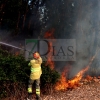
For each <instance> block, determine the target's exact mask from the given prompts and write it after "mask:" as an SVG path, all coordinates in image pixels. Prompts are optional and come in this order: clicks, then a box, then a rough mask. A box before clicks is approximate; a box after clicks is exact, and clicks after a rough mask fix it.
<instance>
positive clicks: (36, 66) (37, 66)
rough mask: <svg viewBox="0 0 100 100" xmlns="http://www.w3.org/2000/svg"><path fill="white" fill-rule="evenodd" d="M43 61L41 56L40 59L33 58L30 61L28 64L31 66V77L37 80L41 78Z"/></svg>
mask: <svg viewBox="0 0 100 100" xmlns="http://www.w3.org/2000/svg"><path fill="white" fill-rule="evenodd" d="M41 63H42V58H41V57H40V58H39V59H33V60H31V61H30V63H29V64H28V65H30V66H31V74H30V79H32V80H35V79H39V78H40V76H41V74H42V69H41Z"/></svg>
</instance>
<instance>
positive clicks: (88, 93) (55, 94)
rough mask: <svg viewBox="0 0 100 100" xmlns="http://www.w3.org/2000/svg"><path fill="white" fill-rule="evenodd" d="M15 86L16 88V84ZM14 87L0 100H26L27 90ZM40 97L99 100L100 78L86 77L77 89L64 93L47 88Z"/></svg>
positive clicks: (51, 99) (64, 99) (63, 99)
mask: <svg viewBox="0 0 100 100" xmlns="http://www.w3.org/2000/svg"><path fill="white" fill-rule="evenodd" d="M15 86H16V87H18V84H17V85H15ZM16 87H13V88H14V91H11V92H10V93H9V95H8V97H6V98H3V99H0V100H27V99H26V98H27V96H28V94H27V89H26V88H25V87H24V86H22V88H16ZM32 97H33V99H32V100H35V91H34V92H33V95H32ZM41 97H42V100H100V78H96V77H94V78H91V77H87V79H83V80H82V81H81V83H80V86H79V87H77V88H75V89H68V90H64V91H54V90H53V89H50V90H49V87H47V88H45V90H43V89H42V90H41Z"/></svg>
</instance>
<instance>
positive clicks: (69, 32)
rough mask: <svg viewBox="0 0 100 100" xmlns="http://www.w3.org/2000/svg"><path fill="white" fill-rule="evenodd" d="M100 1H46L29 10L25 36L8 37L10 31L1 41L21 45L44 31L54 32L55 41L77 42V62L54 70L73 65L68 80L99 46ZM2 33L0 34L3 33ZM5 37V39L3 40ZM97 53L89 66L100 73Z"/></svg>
mask: <svg viewBox="0 0 100 100" xmlns="http://www.w3.org/2000/svg"><path fill="white" fill-rule="evenodd" d="M99 10H100V1H99V0H45V2H44V4H43V5H42V6H40V7H38V8H34V9H32V10H30V12H29V15H28V18H27V23H26V28H28V29H29V30H26V29H24V31H23V33H24V34H18V35H17V36H15V37H11V34H9V32H8V33H7V32H4V33H6V35H4V36H3V35H1V33H3V32H0V35H1V36H0V40H2V41H4V40H6V41H7V42H8V43H11V44H14V45H15V44H16V45H18V44H19V43H22V45H24V42H25V39H27V38H43V37H44V34H45V32H47V31H48V30H50V29H52V28H53V29H55V32H54V37H55V38H56V39H76V61H75V62H71V63H70V62H55V63H56V64H55V68H57V70H59V71H61V70H63V67H65V66H66V67H67V65H68V63H70V64H71V65H72V67H71V70H70V72H69V73H70V75H69V77H73V76H74V75H75V74H76V73H77V72H79V71H80V70H82V68H84V67H86V66H87V65H88V63H89V61H90V59H91V57H92V56H93V55H95V53H96V51H97V49H98V48H99V47H100V45H99V42H100V39H99V37H100V28H99V26H100V12H99ZM4 33H3V34H4ZM5 36H6V37H5ZM99 61H100V53H98V55H97V56H96V58H95V60H94V61H93V63H92V65H91V68H90V70H91V69H93V68H95V69H96V70H99V71H100V62H99Z"/></svg>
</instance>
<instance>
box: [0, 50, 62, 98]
mask: <svg viewBox="0 0 100 100" xmlns="http://www.w3.org/2000/svg"><path fill="white" fill-rule="evenodd" d="M28 63H29V61H26V60H25V58H24V57H23V56H22V55H17V56H15V55H12V54H10V53H9V52H7V51H4V50H1V49H0V83H1V86H0V88H1V89H0V97H6V96H7V95H8V94H9V93H7V91H9V90H10V89H9V88H11V87H13V86H10V85H11V84H14V83H20V84H21V83H22V84H23V85H25V84H26V83H27V82H28V80H29V75H30V67H29V66H28ZM41 67H42V76H41V84H42V86H44V85H46V84H52V85H53V84H55V83H56V82H57V80H58V79H59V77H60V75H59V73H58V72H57V71H56V70H51V69H50V67H49V65H47V66H45V62H43V63H42V66H41ZM8 83H9V86H10V87H7V86H8V85H7V84H8ZM5 84H6V85H5ZM13 91H14V90H13Z"/></svg>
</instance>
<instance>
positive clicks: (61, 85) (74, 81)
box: [55, 66, 89, 90]
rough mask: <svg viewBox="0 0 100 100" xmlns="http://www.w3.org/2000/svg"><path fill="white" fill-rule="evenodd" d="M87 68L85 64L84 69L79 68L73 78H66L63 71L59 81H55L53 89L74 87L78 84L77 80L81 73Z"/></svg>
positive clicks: (78, 80)
mask: <svg viewBox="0 0 100 100" xmlns="http://www.w3.org/2000/svg"><path fill="white" fill-rule="evenodd" d="M88 69H89V66H87V67H86V68H85V69H83V70H81V71H80V72H79V73H78V74H77V75H76V76H75V77H74V78H73V79H71V80H68V81H67V79H66V74H65V73H66V72H63V73H62V75H61V79H60V80H59V82H57V83H56V86H55V90H66V89H68V88H76V87H77V86H79V85H80V84H79V82H80V80H81V79H82V77H83V74H84V73H85V72H86V71H87V70H88Z"/></svg>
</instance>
